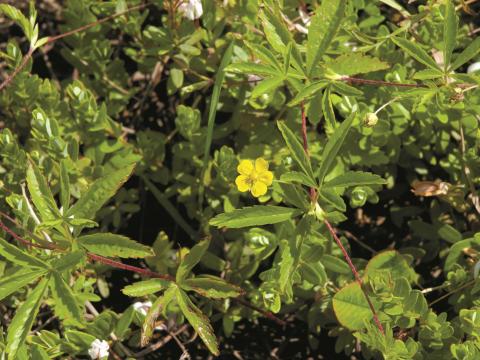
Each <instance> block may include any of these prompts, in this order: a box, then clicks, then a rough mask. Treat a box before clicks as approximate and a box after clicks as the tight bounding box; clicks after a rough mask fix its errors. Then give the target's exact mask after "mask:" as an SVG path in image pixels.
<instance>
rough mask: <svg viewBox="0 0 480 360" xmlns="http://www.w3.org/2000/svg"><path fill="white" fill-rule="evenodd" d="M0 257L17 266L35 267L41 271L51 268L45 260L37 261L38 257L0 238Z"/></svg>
mask: <svg viewBox="0 0 480 360" xmlns="http://www.w3.org/2000/svg"><path fill="white" fill-rule="evenodd" d="M0 255H1V256H3V257H4V258H5V259H7V260H9V261H11V262H12V263H14V264H17V265H21V266H27V267H35V268H40V269H49V268H50V267H49V265H48V264H47V263H46V262H44V261H43V260H40V259H37V258H36V257H34V256H32V255H30V254H27V253H26V252H24V251H22V250H20V249H19V248H18V247H16V246H15V245H12V244H9V243H8V242H6V241H5V240H3V239H2V238H0Z"/></svg>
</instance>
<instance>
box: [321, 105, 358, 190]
mask: <svg viewBox="0 0 480 360" xmlns="http://www.w3.org/2000/svg"><path fill="white" fill-rule="evenodd" d="M354 118H355V113H352V114H351V115H350V116H349V117H348V118H346V119H345V120H344V121H343V122H342V124H341V125H340V126H339V127H338V128H337V129H336V130H335V132H334V133H333V135H332V136H331V137H330V139H328V142H327V144H326V145H325V148H324V149H323V152H322V163H321V164H320V169H319V170H318V183H319V184H320V185H321V184H322V183H323V179H324V178H325V176H326V175H327V173H328V171H329V170H330V167H331V166H332V163H333V162H334V161H335V158H336V156H337V154H338V152H339V151H340V148H341V147H342V144H343V142H344V141H345V138H346V137H347V133H348V131H349V130H350V127H351V125H352V122H353V119H354Z"/></svg>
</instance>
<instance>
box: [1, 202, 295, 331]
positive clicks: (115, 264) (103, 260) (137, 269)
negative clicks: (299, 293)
mask: <svg viewBox="0 0 480 360" xmlns="http://www.w3.org/2000/svg"><path fill="white" fill-rule="evenodd" d="M0 216H2V217H4V218H6V219H8V220H9V221H11V222H12V223H14V224H15V225H17V226H19V224H18V222H17V221H16V220H15V219H13V218H11V217H10V216H8V215H7V214H5V213H3V212H2V211H0ZM0 228H1V229H3V230H4V231H6V232H7V233H8V234H10V235H11V236H12V237H13V238H14V239H16V240H18V241H19V242H21V243H23V244H25V245H27V246H32V247H36V248H40V249H48V250H55V251H65V250H64V249H62V248H59V247H58V246H56V245H55V244H47V245H43V244H37V243H33V242H31V241H28V240H26V239H24V238H22V237H21V236H19V235H17V234H16V233H15V232H14V231H12V230H11V229H10V228H9V227H8V226H6V225H5V224H4V223H3V222H2V221H1V220H0ZM25 231H27V232H28V233H30V235H31V236H34V235H33V234H32V233H31V232H30V231H29V230H25ZM87 257H88V259H89V260H90V261H98V262H100V263H102V264H105V265H109V266H112V267H114V268H116V269H121V270H127V271H131V272H135V273H137V274H141V275H144V276H146V277H150V278H157V279H165V280H167V281H172V282H175V278H174V277H172V276H171V275H169V274H160V273H157V272H154V271H150V270H147V269H142V268H140V267H137V266H132V265H127V264H123V263H121V262H119V261H115V260H112V259H109V258H106V257H104V256H101V255H96V254H92V253H89V252H87ZM232 300H234V301H237V302H238V303H240V304H242V305H243V306H246V307H248V308H250V309H253V310H255V311H257V312H258V313H260V314H262V315H263V316H265V317H266V318H268V319H270V320H273V321H275V322H276V323H277V324H280V325H285V324H286V323H285V321H283V320H281V319H280V318H278V317H276V316H275V315H274V314H272V313H271V312H270V311H265V310H263V309H261V308H259V307H257V306H255V305H253V304H251V303H250V302H248V301H247V300H244V299H241V298H232Z"/></svg>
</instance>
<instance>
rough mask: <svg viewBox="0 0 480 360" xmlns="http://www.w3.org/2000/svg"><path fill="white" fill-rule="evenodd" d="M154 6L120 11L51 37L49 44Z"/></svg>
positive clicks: (139, 6) (144, 5) (141, 5)
mask: <svg viewBox="0 0 480 360" xmlns="http://www.w3.org/2000/svg"><path fill="white" fill-rule="evenodd" d="M150 5H152V4H148V3H147V4H140V5H137V6H132V7H131V8H128V9H126V10H124V11H120V12H119V13H116V14H112V15H109V16H107V17H104V18H103V19H100V20H97V21H94V22H92V23H90V24H87V25H83V26H80V27H78V28H76V29H73V30H70V31H67V32H65V33H63V34H59V35H56V36H50V37H49V38H48V40H47V44H49V43H52V42H55V41H57V40H60V39H63V38H65V37H67V36H70V35H74V34H77V33H79V32H82V31H85V30H87V29H90V28H91V27H94V26H97V25H100V24H103V23H104V22H107V21H110V20H113V19H115V18H117V17H120V16H123V15H125V14H128V13H129V12H132V11H135V10H141V9H143V8H145V7H147V6H150Z"/></svg>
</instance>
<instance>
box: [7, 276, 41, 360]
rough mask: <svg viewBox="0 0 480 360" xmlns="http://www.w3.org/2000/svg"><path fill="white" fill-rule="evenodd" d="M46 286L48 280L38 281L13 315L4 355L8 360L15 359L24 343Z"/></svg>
mask: <svg viewBox="0 0 480 360" xmlns="http://www.w3.org/2000/svg"><path fill="white" fill-rule="evenodd" d="M47 284H48V278H46V279H43V280H42V281H40V283H39V284H38V285H37V286H36V287H35V289H34V290H33V291H32V292H31V293H30V294H29V295H28V297H27V299H26V300H25V302H24V303H23V304H22V305H21V306H20V307H19V308H18V310H17V312H16V313H15V316H14V317H13V319H12V322H11V323H10V325H9V327H8V334H7V346H6V348H5V350H6V353H7V354H8V360H16V359H17V352H18V351H19V349H20V347H21V346H22V345H23V344H24V343H25V339H26V338H27V335H28V332H29V331H30V329H31V327H32V325H33V322H34V320H35V317H36V316H37V313H38V309H39V307H40V304H41V303H42V298H43V294H44V293H45V290H46V288H47Z"/></svg>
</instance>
